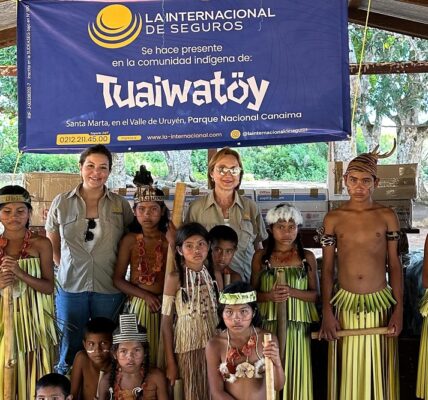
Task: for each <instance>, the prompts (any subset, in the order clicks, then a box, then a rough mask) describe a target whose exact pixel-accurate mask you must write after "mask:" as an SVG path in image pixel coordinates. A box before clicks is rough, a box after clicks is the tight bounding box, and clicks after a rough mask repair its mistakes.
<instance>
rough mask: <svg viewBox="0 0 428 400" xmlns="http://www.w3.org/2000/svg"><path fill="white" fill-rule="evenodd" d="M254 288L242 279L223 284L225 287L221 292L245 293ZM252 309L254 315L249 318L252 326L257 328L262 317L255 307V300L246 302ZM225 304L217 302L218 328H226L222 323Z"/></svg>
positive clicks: (260, 323) (260, 324)
mask: <svg viewBox="0 0 428 400" xmlns="http://www.w3.org/2000/svg"><path fill="white" fill-rule="evenodd" d="M253 290H254V289H253V287H252V286H251V285H250V284H249V283H247V282H242V281H238V282H233V283H231V284H230V285H227V286H225V288H224V289H223V293H247V292H252V291H253ZM247 304H248V305H249V306H250V307H251V308H252V310H253V313H254V316H253V319H252V320H251V323H252V324H253V326H255V327H256V328H259V327H261V326H262V317H261V315H260V313H259V309H258V307H257V302H256V301H252V302H250V303H247ZM226 306H227V304H221V303H220V304H219V305H218V308H217V312H218V317H219V318H218V320H219V321H220V322H219V323H218V325H217V328H218V329H226V324H225V323H224V320H223V311H224V309H225V307H226Z"/></svg>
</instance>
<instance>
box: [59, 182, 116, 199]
mask: <svg viewBox="0 0 428 400" xmlns="http://www.w3.org/2000/svg"><path fill="white" fill-rule="evenodd" d="M81 187H82V184H81V183H80V184H79V185H77V186H76V187H75V188H74V189H73V190H72V191H71V192H70V193H69V194H68V196H67V199H71V198H72V197H74V196H77V197H80V198H82V196H81V195H80V188H81ZM104 196H107V197H108V199H109V200H112V194H111V192H110V190H108V189H107V187H106V186H105V185H104V194H103V195H102V196H101V198H103V197H104Z"/></svg>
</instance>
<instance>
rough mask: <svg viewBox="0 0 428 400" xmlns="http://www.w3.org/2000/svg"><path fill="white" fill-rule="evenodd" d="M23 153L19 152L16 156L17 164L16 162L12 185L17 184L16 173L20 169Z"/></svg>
mask: <svg viewBox="0 0 428 400" xmlns="http://www.w3.org/2000/svg"><path fill="white" fill-rule="evenodd" d="M21 156H22V151H19V150H18V153H17V155H16V162H15V168H14V169H13V175H12V185H14V184H15V177H16V171H17V169H18V164H19V160H20V159H21Z"/></svg>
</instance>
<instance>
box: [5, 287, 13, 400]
mask: <svg viewBox="0 0 428 400" xmlns="http://www.w3.org/2000/svg"><path fill="white" fill-rule="evenodd" d="M12 291H13V286H7V287H5V288H4V289H3V324H4V325H3V326H4V332H3V340H4V376H3V379H4V383H3V397H2V399H4V400H14V397H15V393H14V392H15V390H14V372H15V363H16V359H15V332H14V326H13V321H14V318H13V295H12Z"/></svg>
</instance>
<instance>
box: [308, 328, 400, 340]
mask: <svg viewBox="0 0 428 400" xmlns="http://www.w3.org/2000/svg"><path fill="white" fill-rule="evenodd" d="M388 333H392V332H391V331H390V330H389V329H388V327H386V326H382V327H379V328H361V329H343V330H341V331H336V336H337V337H348V336H364V335H387V334H388ZM319 335H320V333H319V332H312V333H311V338H312V339H319V338H320V337H319Z"/></svg>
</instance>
